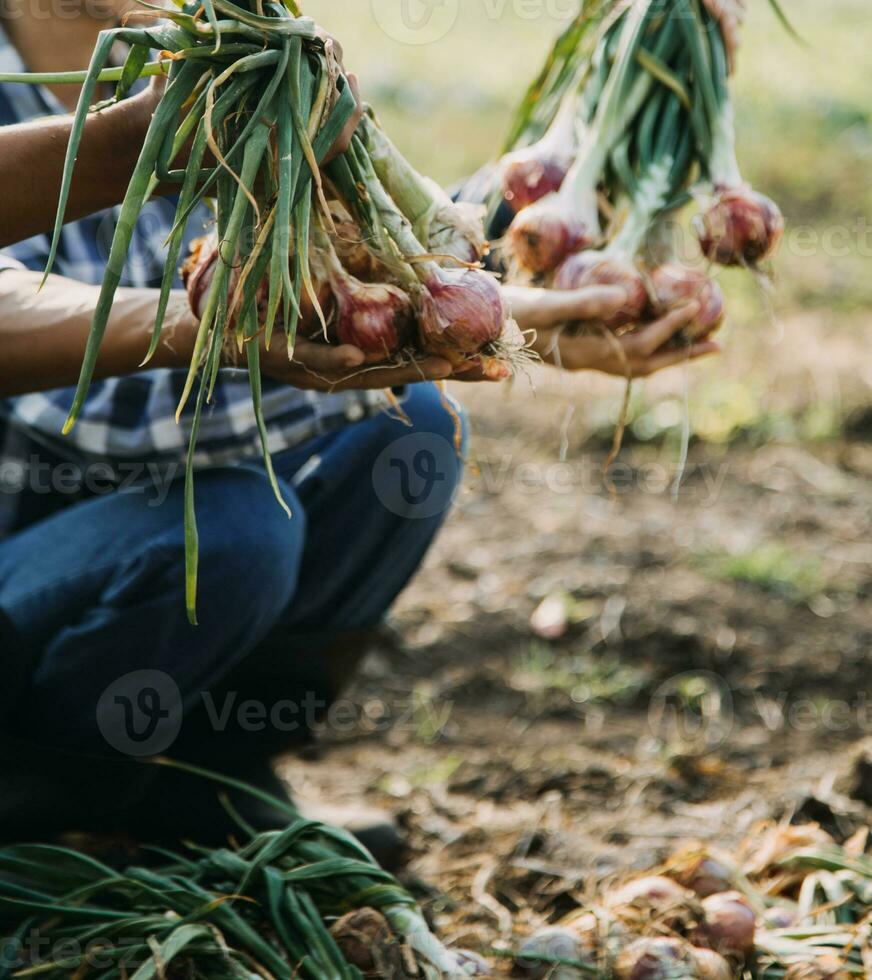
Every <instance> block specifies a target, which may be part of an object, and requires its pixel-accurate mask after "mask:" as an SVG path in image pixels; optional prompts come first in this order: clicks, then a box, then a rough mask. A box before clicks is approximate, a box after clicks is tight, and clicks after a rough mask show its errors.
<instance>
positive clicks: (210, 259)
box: [182, 235, 334, 326]
mask: <svg viewBox="0 0 872 980" xmlns="http://www.w3.org/2000/svg"><path fill="white" fill-rule="evenodd" d="M217 262H218V239H217V238H216V237H215V236H214V235H207V236H205V237H203V238H197V239H195V240H194V241H193V242H192V243H191V254H190V255H189V256H188V258H187V260H186V261H185V264H184V265H183V266H182V281H183V282H184V284H185V288H186V289H187V292H188V302H189V303H190V306H191V312H192V313H193V314H194V316H195V317H197V319H199V318H200V317H201V316H202V313H203V306H204V304H205V302H206V297H207V296H208V294H209V289H210V287H211V285H212V278H213V276H214V275H215V266H216V263H217ZM312 280H313V282H314V285H315V293H316V295H317V298H318V303H319V304H320V306H321V310H322V312H323V313H324V315H325V317H328V318H329V317H330V316H331V315H332V310H333V300H334V294H333V290H332V289H331V287H330V283H329V282H328V280H327V279H326V278H325V277H324V276H322V275H320V274H319V272H318V270H316V269H315V268H313V269H312ZM238 282H239V269H236V268H234V269H231V270H230V275H229V277H228V284H227V290H228V294H229V295H230V296H232V295H233V293H234V291H235V289H236V285H237V283H238ZM268 302H269V280H268V279H267V278H264V280H263V282H261V284H260V286H259V287H258V291H257V304H258V312H259V314H261V315H262V316H263V317H265V315H266V312H267V305H268ZM279 319H281V312H279ZM300 321H301V323H302V324H303V325H304V326H312V325H313V324H316V323H319V319H318V314H317V313H316V312H315V304H314V303H313V302H312V297H311V296H310V295H309V292H308V290H306V289H303V290H302V291H301V293H300ZM231 325H232V324H231Z"/></svg>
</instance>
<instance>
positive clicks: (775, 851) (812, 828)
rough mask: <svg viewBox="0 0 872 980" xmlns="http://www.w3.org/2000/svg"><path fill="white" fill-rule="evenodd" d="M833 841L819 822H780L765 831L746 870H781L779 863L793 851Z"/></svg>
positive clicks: (759, 873) (747, 871)
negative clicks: (800, 823)
mask: <svg viewBox="0 0 872 980" xmlns="http://www.w3.org/2000/svg"><path fill="white" fill-rule="evenodd" d="M832 843H833V838H832V837H830V835H829V834H828V833H827V832H826V831H825V830H823V829H822V828H821V827H819V826H818V825H817V824H814V823H813V824H804V825H802V826H794V825H792V824H778V825H777V826H774V827H770V828H769V829H768V830H766V831H765V833H764V834H763V836H762V839H761V840H760V843H759V845H758V846H757V848H756V849H755V850H754V851H753V853H752V854H751V855H750V857H749V858H748V860H747V861H746V863H745V867H744V871H745V873H746V874H749V875H762V874H766V873H768V872H770V871H773V870H776V869H777V870H780V869H778V865H779V864H780V863H781V861H783V860H784V858H786V857H787V855H788V854H790V853H791V852H792V851H796V850H798V849H799V848H801V847H817V846H819V845H824V844H832Z"/></svg>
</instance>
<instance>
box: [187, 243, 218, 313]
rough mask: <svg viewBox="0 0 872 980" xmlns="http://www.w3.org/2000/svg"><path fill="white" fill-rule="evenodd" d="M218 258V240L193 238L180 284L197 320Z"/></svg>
mask: <svg viewBox="0 0 872 980" xmlns="http://www.w3.org/2000/svg"><path fill="white" fill-rule="evenodd" d="M217 258H218V239H217V238H216V237H215V236H214V235H205V236H203V237H202V238H195V239H194V241H193V242H191V253H190V255H189V256H188V257H187V259H186V260H185V263H184V265H183V266H182V282H184V284H185V289H187V291H188V302H189V303H190V304H191V312H192V313H193V314H194V316H195V317H197V319H198V320H199V319H200V317H201V316H202V313H203V304H204V302H205V299H206V295H207V294H208V292H209V287H210V286H211V285H212V277H213V276H214V274H215V262H216V260H217Z"/></svg>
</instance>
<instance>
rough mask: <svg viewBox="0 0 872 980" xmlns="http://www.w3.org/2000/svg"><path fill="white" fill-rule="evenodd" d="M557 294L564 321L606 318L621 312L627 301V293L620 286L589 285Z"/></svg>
mask: <svg viewBox="0 0 872 980" xmlns="http://www.w3.org/2000/svg"><path fill="white" fill-rule="evenodd" d="M556 295H557V296H558V298H559V301H560V307H561V309H562V313H563V322H564V323H565V322H570V323H571V322H577V321H582V322H583V321H589V320H604V319H607V318H608V317H611V316H614V315H615V314H616V313H620V311H621V310H622V309H623V308H624V306H625V305H626V303H627V293H626V291H625V290H624V289H622V288H621V287H620V286H588V287H587V288H586V289H575V290H571V291H566V292H562V293H561V292H557V294H556Z"/></svg>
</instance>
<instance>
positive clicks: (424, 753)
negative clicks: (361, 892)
mask: <svg viewBox="0 0 872 980" xmlns="http://www.w3.org/2000/svg"><path fill="white" fill-rule="evenodd" d="M793 327H795V328H798V325H797V324H793ZM868 330H869V325H868V324H863V325H862V329H857V330H855V331H854V334H853V336H854V337H855V338H857V340H858V342H859V341H860V340H861V339H862V335H863V334H864V333H868ZM817 341H820V338H817ZM818 349H821V348H820V346H818ZM855 353H856V350H855ZM843 354H844V356H843V357H838V356H836V355H833V363H836V362H838V361H840V360H841V361H842V362H843V363H844V365H845V366H848V365H849V364H850V362H851V356H850V352H849V351H845V352H843ZM746 355H747V350H746V351H745V356H746ZM796 357H797V359H798V360H797V364H799V366H798V367H796V370H797V371H798V372H799V373H800V374H801V373H802V370H803V369H802V366H801V363H800V362H801V359H802V357H801V354H797V355H796ZM721 370H727V371H728V370H729V362H727V364H726V367H724V366H723V365H722V368H721ZM834 370H835V371H836V375H838V374H839V373H840V372H839V370H838V368H836V369H834ZM789 373H790V372H789V369H788V367H786V366H785V363H784V362H783V361H782V363H781V375H782V376H784V375H785V374H789ZM846 383H847V382H846ZM663 384H665V385H667V386H672V388H673V389H674V391H675V393H676V396H679V395H680V393H681V386H682V380H681V377H680V372H678V373H677V374H676V375H675V376H673V377H672V378H671V379H670V380H667V381H665V382H663ZM603 394H604V395H606V404H607V405H608V406H610V411H611V412H612V414H613V413H614V411H615V406H616V404H617V403H618V402H619V401H620V391H619V387H617V386H616V385H615V384H614V383H607V384H606V385H605V386H603V385H601V384H599V383H592V382H590V381H589V380H587V379H584V380H582V379H579V380H578V381H574V380H573V381H572V382H567V381H564V380H560V379H559V378H556V376H555V375H554V374H544V373H543V374H541V375H539V376H537V378H536V384H535V389H534V390H530V389H527V388H520V387H519V388H518V389H516V391H515V392H514V393H513V394H512V395H511V397H506V396H505V394H503V393H500V392H497V391H480V390H477V389H476V390H474V391H472V390H471V391H468V392H461V395H463V396H464V400H465V401H466V403H467V405H468V407H469V409H470V414H471V416H472V419H473V424H474V431H475V437H474V440H473V448H472V450H471V453H470V460H469V463H470V465H469V475H468V478H467V480H466V484H465V488H464V491H463V493H462V495H461V497H460V499H459V501H458V503H457V506H456V508H455V510H454V512H453V514H452V516H451V517H450V519H449V521H448V523H447V526H446V527H445V530H444V533H443V534H442V536H441V538H440V540H439V542H438V545H437V547H436V548H435V550H434V551H433V553H432V554H431V555H430V557H429V559H428V561H427V563H426V566H425V567H424V569H423V570H422V571H421V573H420V574H419V576H418V577H417V578H416V579H415V581H414V583H413V584H412V585H411V587H410V588H409V589H408V591H407V592H406V593H405V594H404V596H403V597H402V599H401V601H400V602H399V604H398V606H397V607H396V609H395V613H394V617H393V622H392V627H393V631H394V635H393V641H392V642H390V643H386V644H385V645H384V646H383V648H382V649H380V650H379V651H378V652H377V653H376V654H375V655H374V656H373V657H372V658H371V660H370V661H369V662H368V664H367V666H366V669H365V671H364V673H363V675H362V677H361V678H360V679H359V680H358V682H357V684H356V686H355V687H354V689H353V691H352V692H351V693H350V695H349V698H348V701H347V702H346V703H345V704H344V707H343V711H342V713H341V714H340V715H337V716H336V717H335V718H334V719H333V723H332V724H331V725H330V730H329V731H328V732H326V733H325V735H324V737H323V738H322V739H321V741H320V743H319V745H318V747H317V748H316V749H315V750H314V751H312V752H310V753H309V754H308V755H307V756H306V757H305V758H292V759H289V760H287V763H286V765H285V767H284V774H285V775H286V777H287V778H288V780H289V781H290V782H291V784H292V785H293V786H294V789H295V791H296V792H297V794H298V795H301V796H303V797H304V798H309V799H313V800H319V801H322V802H323V801H329V802H331V803H342V802H351V801H357V802H359V801H360V800H361V799H363V800H365V801H366V803H368V804H370V805H373V806H378V807H382V808H386V809H388V810H391V811H392V812H393V813H395V814H396V815H397V817H398V818H399V820H400V822H401V823H402V825H403V826H404V827H405V828H406V830H407V831H408V834H409V836H410V839H411V842H412V848H413V854H412V860H411V862H410V865H409V870H408V872H407V880H409V881H411V882H412V883H413V884H414V885H415V887H416V888H417V889H418V891H419V894H420V895H421V896H422V897H423V898H424V900H425V902H426V904H427V906H428V908H429V909H430V911H431V913H432V914H433V916H434V918H435V920H436V922H437V923H438V925H439V927H440V929H441V931H442V933H443V935H445V936H446V937H447V939H449V940H450V941H452V942H456V943H459V944H462V945H464V946H468V947H470V948H475V949H479V950H482V949H488V948H491V947H493V946H496V945H499V944H500V943H505V942H511V941H512V940H513V939H514V940H515V941H516V940H517V939H518V938H519V937H520V936H523V935H524V934H525V933H526V932H528V931H529V930H530V929H532V928H534V927H535V926H536V925H538V924H540V923H542V922H545V921H554V920H556V919H558V918H560V916H561V915H563V914H565V913H566V912H568V911H570V910H572V909H573V908H575V907H576V906H577V905H579V904H583V903H584V901H585V895H586V894H589V893H590V892H591V890H592V889H595V888H597V887H599V886H600V885H602V883H604V882H605V881H607V880H608V879H610V878H614V877H616V876H620V875H622V874H626V873H628V872H631V871H634V870H643V869H647V868H650V867H653V866H656V865H657V864H658V863H659V862H660V861H661V860H662V859H663V858H665V857H666V856H667V855H668V854H669V853H670V852H672V851H674V850H675V849H677V848H678V847H679V846H681V845H682V844H684V843H686V842H687V841H690V840H705V841H709V842H712V843H716V844H718V845H721V846H728V847H730V846H733V845H735V844H736V843H737V841H738V840H739V839H740V838H742V837H743V836H745V835H746V834H747V833H748V832H749V831H750V830H752V828H753V827H754V826H755V825H756V824H757V823H758V822H760V821H763V820H770V819H774V820H781V819H791V818H794V819H816V820H820V821H822V822H823V823H824V825H825V826H827V827H828V828H830V829H831V830H833V832H834V833H836V834H837V835H842V834H847V833H849V832H850V831H851V830H852V829H853V827H854V826H855V825H856V824H857V823H858V822H863V821H864V820H865V819H866V818H867V816H868V813H867V811H866V810H865V808H864V806H863V805H862V804H861V803H858V802H856V801H852V800H849V799H848V798H847V796H845V795H844V794H843V791H844V790H845V789H846V788H848V787H847V783H846V782H845V781H844V778H843V776H842V773H843V772H845V771H847V770H848V769H849V768H850V760H851V757H852V755H853V754H854V752H855V749H856V745H857V743H859V742H861V741H862V740H863V739H864V738H865V737H866V736H867V735H869V734H870V733H872V690H870V686H869V684H868V678H869V669H868V657H869V647H870V641H872V544H870V543H869V541H870V536H869V529H870V522H872V486H870V484H869V481H868V476H869V475H870V473H872V444H870V443H869V442H867V441H866V440H867V439H868V437H869V433H868V431H867V428H866V427H867V422H868V421H869V420H868V416H867V414H866V413H864V411H863V410H862V407H861V408H860V409H859V410H858V411H856V412H854V413H853V414H852V415H851V416H850V421H849V422H848V423H847V424H846V425H844V426H842V427H841V428H842V431H841V434H838V435H836V436H835V437H833V438H829V439H826V440H822V441H818V442H816V443H812V444H808V443H798V442H790V441H785V442H778V441H774V442H773V441H767V442H766V443H764V444H762V445H761V444H758V443H755V441H754V439H753V438H752V437H750V436H748V437H738V438H734V439H732V440H731V441H730V442H728V443H721V444H712V443H702V442H699V443H694V444H692V446H691V451H690V457H689V461H688V465H687V469H686V473H685V477H684V482H683V484H682V489H681V492H680V494H679V495H678V497H677V499H676V497H675V496H674V494H673V492H672V490H671V488H670V484H671V481H672V480H673V478H674V475H675V469H676V461H677V449H676V446H675V445H674V444H672V443H669V442H668V441H666V442H664V441H662V440H661V441H657V440H654V441H651V442H648V443H643V442H640V441H638V440H637V439H634V438H633V437H632V432H633V431H634V430H632V429H631V437H630V439H629V443H628V445H627V446H625V448H624V451H623V453H622V455H621V460H620V464H619V466H618V467H617V469H615V470H614V471H613V474H612V476H613V480H614V482H615V484H616V488H615V491H616V492H611V493H610V492H609V490H608V489H607V488H606V486H605V484H604V481H603V478H602V474H601V466H602V462H603V460H604V459H605V457H606V455H607V450H608V440H609V437H610V431H611V430H610V428H609V427H608V426H598V425H596V424H593V423H592V422H591V421H590V417H589V416H586V415H584V413H583V412H582V414H581V415H575V416H572V417H570V415H569V414H568V412H567V410H568V409H569V408H570V407H571V406H584V405H589V403H590V402H591V400H592V399H594V398H596V399H600V400H601V396H602V395H603ZM637 428H638V427H637ZM543 600H545V601H546V605H545V606H544V608H540V607H541V604H542V603H543ZM537 608H539V609H540V612H539V614H538V615H537V616H535V617H534V618H533V622H532V623H531V617H533V614H534V612H535V611H536V610H537ZM534 624H535V625H534ZM549 628H551V629H553V630H554V631H555V632H557V633H560V634H561V635H559V636H558V637H557V638H552V639H546V638H543V636H541V635H539V634H541V633H542V632H543V631H544V632H548V629H549Z"/></svg>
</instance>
